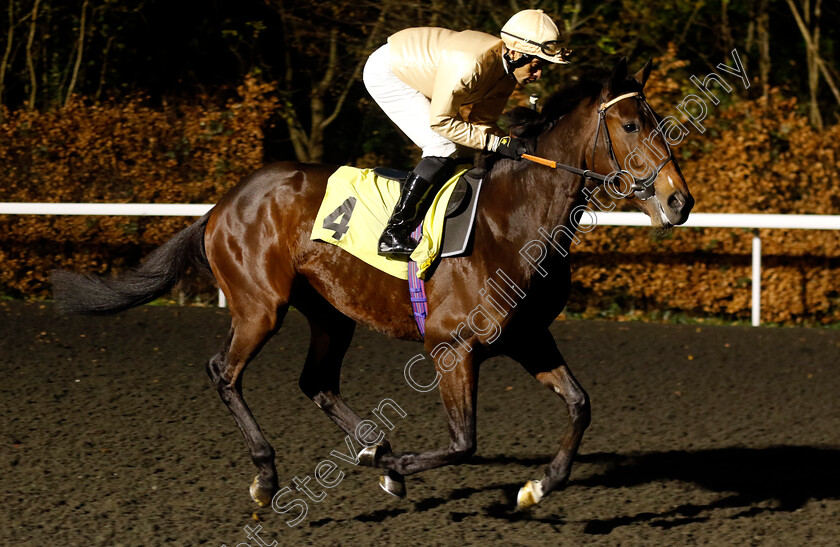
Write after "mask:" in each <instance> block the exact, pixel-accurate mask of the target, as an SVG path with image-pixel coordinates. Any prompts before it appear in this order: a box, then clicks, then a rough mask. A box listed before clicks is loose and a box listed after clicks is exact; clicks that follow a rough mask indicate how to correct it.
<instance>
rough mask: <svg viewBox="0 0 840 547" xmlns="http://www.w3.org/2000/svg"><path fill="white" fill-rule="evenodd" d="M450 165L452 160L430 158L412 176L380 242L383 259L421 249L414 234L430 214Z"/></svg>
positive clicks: (404, 255) (421, 162) (421, 163)
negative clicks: (416, 248)
mask: <svg viewBox="0 0 840 547" xmlns="http://www.w3.org/2000/svg"><path fill="white" fill-rule="evenodd" d="M448 163H449V158H439V157H426V158H423V159H422V160H420V163H419V164H418V165H417V167H415V168H414V171H412V172H411V173H409V174H408V178H407V179H406V181H405V185H404V186H403V188H402V193H401V194H400V200H399V201H398V202H397V205H396V206H395V207H394V212H393V213H391V218H390V219H389V220H388V226H386V227H385V230H384V231H383V232H382V237H380V238H379V254H380V255H382V256H395V257H407V256H409V255H411V252H412V251H414V248H415V247H417V242H416V241H414V240H413V239H412V238H411V232H413V231H414V230H415V228H417V226H418V225H419V224H420V221H421V220H422V219H423V217H424V216H425V215H426V212H427V211H428V210H429V206H430V205H431V202H432V199H434V197H435V194H436V193H437V191H438V190H439V189H440V186H441V182H442V179H443V178H444V174H445V170H446V167H447V165H448Z"/></svg>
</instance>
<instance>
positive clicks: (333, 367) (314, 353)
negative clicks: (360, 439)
mask: <svg viewBox="0 0 840 547" xmlns="http://www.w3.org/2000/svg"><path fill="white" fill-rule="evenodd" d="M308 319H309V327H310V329H311V339H310V341H309V352H308V353H307V354H306V362H305V363H304V366H303V372H301V375H300V389H301V391H303V393H304V394H306V396H307V397H309V398H310V399H312V402H314V403H315V404H316V405H318V408H320V409H321V410H323V411H324V413H326V415H327V416H329V418H330V419H331V420H332V421H333V422H335V423H336V425H338V427H340V428H341V429H342V430H344V431H345V432H346V433H347V434H348V435H350V436H351V438H352V437H355V434H356V433H355V431H356V426H357V425H358V424H359V423H360V422H361V421H362V418H361V417H360V416H359V415H358V414H356V412H354V411H353V409H351V408H350V407H349V406H348V405H347V403H346V402H344V398H343V397H342V396H341V391H340V387H339V377H340V373H341V362H342V360H343V359H344V354H345V353H347V348H349V347H350V341H351V340H352V339H353V332H354V331H355V329H356V323H355V322H354V321H353V320H351V319H348V318H347V317H345V316H343V315H340V314H338V313H337V312H336V313H335V314H334V316H333V317H330V318H327V319H324V318H320V317H319V318H312V317H309V318H308Z"/></svg>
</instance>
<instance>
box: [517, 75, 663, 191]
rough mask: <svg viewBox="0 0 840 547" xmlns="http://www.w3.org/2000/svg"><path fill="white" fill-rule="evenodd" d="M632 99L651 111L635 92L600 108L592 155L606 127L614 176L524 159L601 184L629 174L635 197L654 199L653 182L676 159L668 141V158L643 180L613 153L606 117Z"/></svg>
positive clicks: (525, 156) (608, 150) (619, 97)
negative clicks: (613, 107) (621, 102)
mask: <svg viewBox="0 0 840 547" xmlns="http://www.w3.org/2000/svg"><path fill="white" fill-rule="evenodd" d="M630 98H638V99H639V100H641V101H642V104H644V105H645V107H646V108H647V109H648V110H650V106H648V104H647V101H646V100H645V97H644V95H642V93H640V92H638V91H634V92H632V93H625V94H624V95H619V96H618V97H615V98H613V99H610V100H609V101H607V102H605V103H601V105H600V106H599V107H598V129H597V130H596V131H595V141H594V145H593V149H592V154H593V157H594V154H595V150H596V149H597V147H598V137H599V136H600V134H601V126H602V125H603V127H604V139H605V140H606V144H607V153H608V157H609V159H610V163H612V164H613V166H614V167H617V169H616V171H614V172H613V174H610V175H602V174H600V173H596V172H595V171H590V170H589V169H580V168H578V167H573V166H571V165H565V164H562V163H557V162H556V161H554V160H550V159H547V158H541V157H539V156H534V155H532V154H522V157H523V158H524V159H526V160H528V161H531V162H534V163H538V164H540V165H545V166H546V167H550V168H552V169H562V170H564V171H568V172H570V173H573V174H575V175H579V176H582V177H584V178H587V179H591V180H597V181H599V182H606V181H607V180H609V179H610V178H613V177H614V176H615V174H614V173H618V174H620V173H627V174H629V175H630V176H631V177H632V178H633V184H632V187H631V189H632V190H633V194H634V195H635V197H636V198H638V199H640V200H642V201H645V200H648V199H650V198H651V197H653V194H654V192H653V189H652V188H651V187H650V185H651V182H653V181H654V180H655V179H656V177H657V176H658V175H659V172H660V171H662V169H663V168H664V167H665V165H667V164H668V162H669V161H671V160H672V159H674V154H673V153H672V152H671V147H670V146H668V141H667V140H665V149H666V150H667V151H668V156H667V157H666V158H665V160H664V161H663V162H662V163H660V164H659V165H657V166H656V167H655V168H654V169H653V170H652V171H651V174H650V175H648V176H647V177H645V178H643V179H639V178H637V177H636V176H635V175H633V174H632V173H630V172H629V171H624V170H623V169H622V168H621V165H620V164H619V163H618V159H617V158H616V157H615V152H614V151H613V145H612V138H611V137H610V130H609V127H608V126H607V119H606V116H607V109H609V108H610V107H611V106H613V105H614V104H616V103H618V102H619V101H623V100H624V99H630ZM650 112H651V114H652V115H653V111H652V110H651V111H650ZM654 119H655V116H654ZM663 140H664V139H663Z"/></svg>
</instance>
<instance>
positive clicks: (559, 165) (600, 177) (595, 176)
mask: <svg viewBox="0 0 840 547" xmlns="http://www.w3.org/2000/svg"><path fill="white" fill-rule="evenodd" d="M522 157H523V158H524V159H526V160H528V161H532V162H534V163H539V164H540V165H545V166H546V167H551V168H552V169H563V170H564V171H568V172H570V173H574V174H575V175H580V176H582V177H586V178H588V179H594V180H600V181H601V182H604V181H605V180H607V177H606V176H604V175H601V174H599V173H595V172H594V171H590V170H589V169H578V168H577V167H572V166H571V165H563V164H562V163H557V162H556V161H554V160H549V159H546V158H541V157H539V156H533V155H531V154H522Z"/></svg>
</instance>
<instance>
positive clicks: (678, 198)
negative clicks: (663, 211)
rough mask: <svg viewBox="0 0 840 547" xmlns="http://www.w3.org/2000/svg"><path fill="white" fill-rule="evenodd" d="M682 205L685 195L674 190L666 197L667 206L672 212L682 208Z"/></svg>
mask: <svg viewBox="0 0 840 547" xmlns="http://www.w3.org/2000/svg"><path fill="white" fill-rule="evenodd" d="M683 205H685V196H683V195H682V194H681V193H679V192H674V193H673V194H671V197H669V198H668V207H670V208H671V210H672V211H674V212H679V210H680V209H682V208H683Z"/></svg>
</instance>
